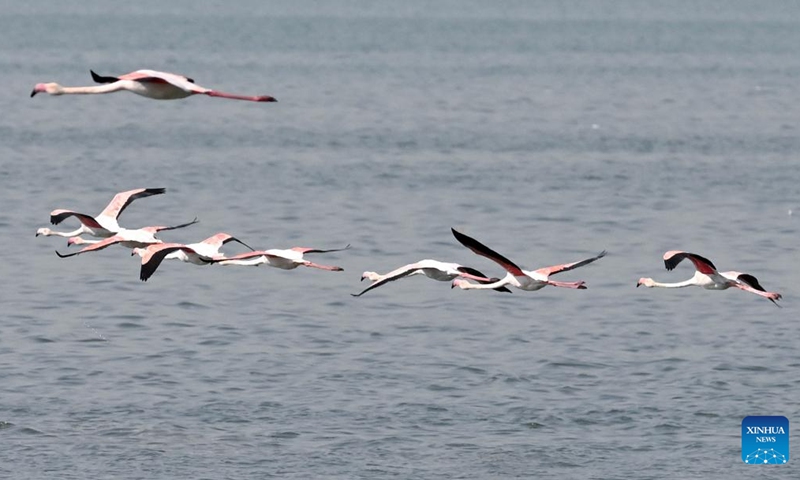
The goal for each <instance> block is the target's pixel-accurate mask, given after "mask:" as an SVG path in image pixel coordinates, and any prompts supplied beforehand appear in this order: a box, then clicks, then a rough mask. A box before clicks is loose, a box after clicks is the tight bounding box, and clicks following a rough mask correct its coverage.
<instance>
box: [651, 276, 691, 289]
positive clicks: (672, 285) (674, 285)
mask: <svg viewBox="0 0 800 480" xmlns="http://www.w3.org/2000/svg"><path fill="white" fill-rule="evenodd" d="M694 285H697V282H696V281H695V279H694V278H690V279H689V280H684V281H683V282H678V283H660V282H656V281H654V282H653V286H654V287H661V288H683V287H691V286H694Z"/></svg>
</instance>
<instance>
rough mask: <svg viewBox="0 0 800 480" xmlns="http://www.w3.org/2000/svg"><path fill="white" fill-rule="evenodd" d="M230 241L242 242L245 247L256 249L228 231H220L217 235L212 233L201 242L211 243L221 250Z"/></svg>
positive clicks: (251, 249)
mask: <svg viewBox="0 0 800 480" xmlns="http://www.w3.org/2000/svg"><path fill="white" fill-rule="evenodd" d="M229 242H237V243H241V244H242V245H244V246H245V247H247V248H249V249H250V251H255V249H254V248H253V247H251V246H250V245H248V244H246V243H244V242H243V241H241V240H239V239H238V238H236V237H234V236H233V235H230V234H227V233H224V232H220V233H217V234H215V235H212V236H210V237H208V238H206V239H205V240H203V241H202V242H200V243H205V244H207V245H211V246H212V247H214V248H216V249H217V250H219V249H220V248H221V247H222V246H223V245H225V244H227V243H229Z"/></svg>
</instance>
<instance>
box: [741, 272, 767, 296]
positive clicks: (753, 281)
mask: <svg viewBox="0 0 800 480" xmlns="http://www.w3.org/2000/svg"><path fill="white" fill-rule="evenodd" d="M736 279H737V280H739V281H740V282H742V283H744V284H746V285H748V286H750V287H752V288H755V289H756V290H758V291H760V292H766V290H765V289H764V287H762V286H761V284H760V283H758V279H757V278H756V277H754V276H752V275H750V274H749V273H740V274H739V275H738V276H737V277H736Z"/></svg>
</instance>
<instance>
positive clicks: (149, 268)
mask: <svg viewBox="0 0 800 480" xmlns="http://www.w3.org/2000/svg"><path fill="white" fill-rule="evenodd" d="M178 250H182V251H184V252H186V254H188V255H193V256H196V257H197V258H198V259H200V260H201V261H203V262H206V263H212V262H211V258H209V257H206V256H203V255H200V254H199V253H197V252H196V251H195V250H194V249H192V248H189V247H187V246H186V245H182V244H180V243H160V244H157V245H150V246H149V247H147V250H146V253H145V255H144V256H143V257H142V268H141V270H140V271H139V279H140V280H141V281H143V282H146V281H147V279H148V278H150V277H151V276H153V274H154V273H156V270H157V269H158V266H159V265H161V262H163V261H164V258H166V256H167V255H169V254H170V253H172V252H175V251H178Z"/></svg>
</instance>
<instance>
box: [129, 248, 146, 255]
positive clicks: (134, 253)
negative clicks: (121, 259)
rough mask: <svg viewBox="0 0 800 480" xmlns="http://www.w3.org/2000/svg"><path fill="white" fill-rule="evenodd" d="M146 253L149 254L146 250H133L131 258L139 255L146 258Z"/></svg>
mask: <svg viewBox="0 0 800 480" xmlns="http://www.w3.org/2000/svg"><path fill="white" fill-rule="evenodd" d="M145 253H147V249H146V248H133V249H131V257H132V256H134V255H139V256H140V257H144V255H145Z"/></svg>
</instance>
